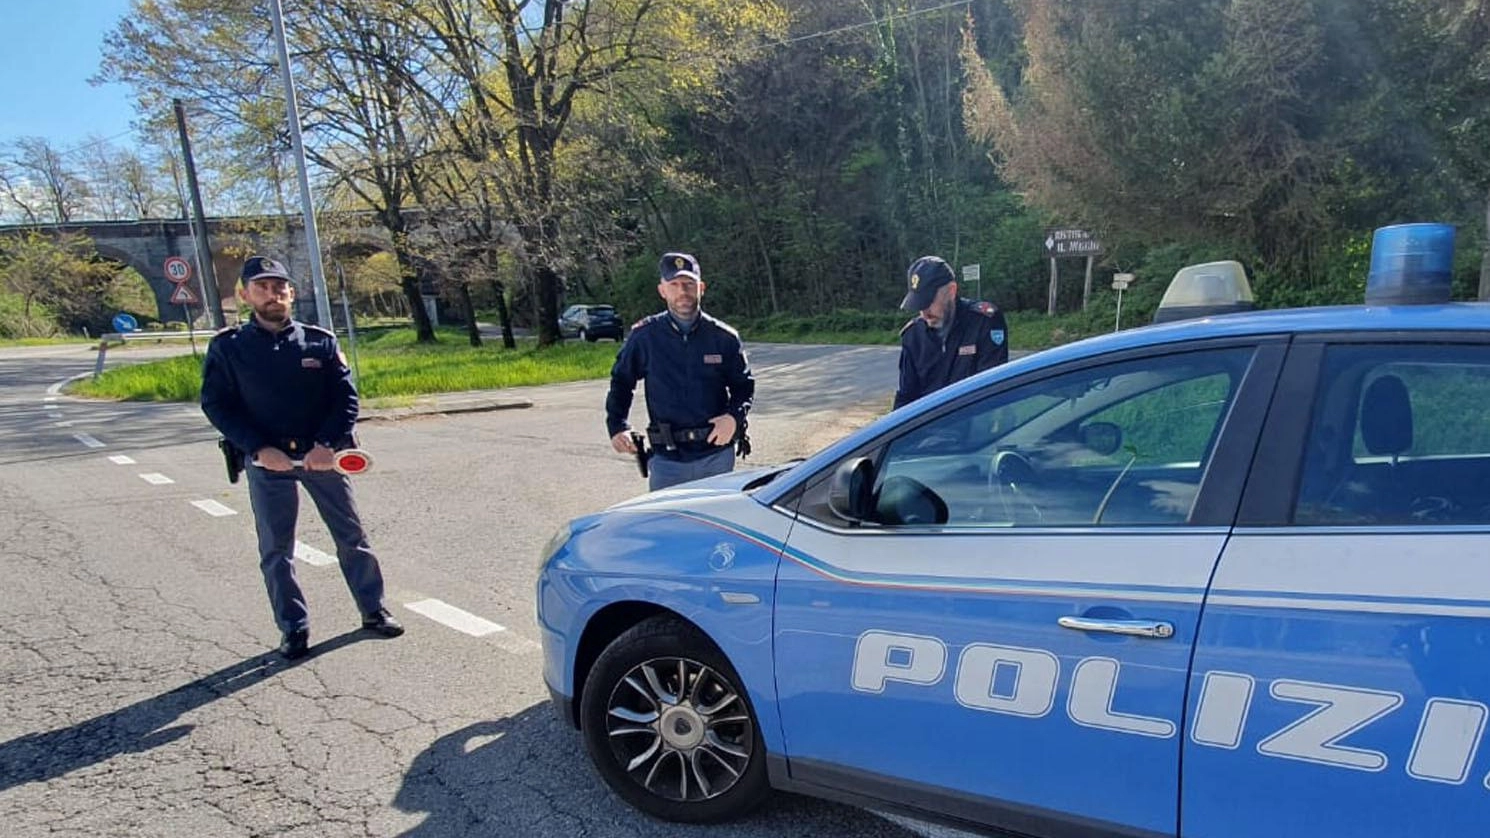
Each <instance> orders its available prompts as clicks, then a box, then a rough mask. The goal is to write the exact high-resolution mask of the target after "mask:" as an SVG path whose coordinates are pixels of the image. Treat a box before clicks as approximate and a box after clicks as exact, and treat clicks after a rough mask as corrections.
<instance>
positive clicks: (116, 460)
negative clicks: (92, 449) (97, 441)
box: [109, 454, 135, 466]
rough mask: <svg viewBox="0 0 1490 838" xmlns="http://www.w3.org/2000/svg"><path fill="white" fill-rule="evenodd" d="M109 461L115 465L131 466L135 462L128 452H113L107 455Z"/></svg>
mask: <svg viewBox="0 0 1490 838" xmlns="http://www.w3.org/2000/svg"><path fill="white" fill-rule="evenodd" d="M109 462H111V463H113V464H114V465H116V466H132V465H134V464H135V458H134V457H131V456H129V455H128V454H115V455H113V456H111V457H109Z"/></svg>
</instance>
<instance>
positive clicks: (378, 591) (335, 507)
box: [202, 256, 404, 660]
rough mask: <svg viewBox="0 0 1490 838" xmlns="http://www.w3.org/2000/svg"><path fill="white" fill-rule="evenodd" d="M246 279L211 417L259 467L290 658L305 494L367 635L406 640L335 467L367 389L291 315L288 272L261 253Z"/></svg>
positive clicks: (253, 484) (262, 550)
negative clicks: (246, 311) (247, 311)
mask: <svg viewBox="0 0 1490 838" xmlns="http://www.w3.org/2000/svg"><path fill="white" fill-rule="evenodd" d="M242 280H243V287H242V289H240V290H239V292H238V296H239V298H240V299H242V300H243V302H244V303H246V304H247V305H248V306H249V307H250V308H252V309H253V318H252V319H251V320H249V321H247V322H245V323H243V324H241V325H239V326H237V327H234V328H229V329H224V330H223V331H221V332H219V333H218V334H217V336H216V337H214V338H213V339H212V343H211V344H210V345H209V346H208V347H207V360H206V361H205V363H204V364H203V366H202V412H204V413H206V414H207V418H208V419H210V420H211V421H212V424H213V425H214V426H215V427H216V428H217V429H218V431H220V432H221V433H222V434H223V436H225V437H226V438H227V440H228V441H229V442H230V443H231V444H232V445H233V447H235V448H237V449H238V451H239V452H242V453H243V454H245V455H246V457H245V458H246V459H247V460H248V461H249V462H248V466H247V468H246V471H247V472H248V498H249V502H250V504H251V505H252V506H253V512H254V522H255V525H256V527H257V529H258V536H259V569H260V570H261V571H262V572H263V574H264V586H265V587H266V588H267V589H268V591H269V604H270V606H271V607H272V608H273V609H274V621H275V622H276V623H278V625H279V629H280V631H281V632H283V634H284V637H283V641H282V642H281V644H280V647H279V651H280V654H282V655H284V656H285V657H286V658H287V659H290V660H294V659H296V658H301V657H304V656H305V655H306V653H307V652H308V651H309V642H310V629H309V617H308V614H307V612H306V607H305V595H304V594H303V593H302V592H301V590H300V585H299V583H298V582H297V581H296V580H295V567H294V564H293V556H294V550H295V520H296V517H297V515H298V513H299V507H300V495H299V490H298V488H297V487H298V486H304V487H305V491H306V493H307V494H309V495H310V499H311V500H312V501H314V502H315V505H316V509H317V510H318V511H319V512H320V513H321V519H322V520H324V521H325V522H326V526H327V528H328V529H330V530H331V538H332V540H333V541H335V542H336V558H337V561H338V562H339V563H340V564H341V572H342V576H343V577H344V578H345V579H346V581H347V586H348V587H349V588H350V589H351V591H352V596H353V598H354V599H355V600H356V601H357V607H358V609H359V610H360V611H361V612H362V627H363V628H364V629H368V630H371V631H373V632H376V633H378V634H381V635H383V636H384V637H397V636H398V635H400V634H403V632H404V629H403V626H401V625H399V623H398V621H397V620H395V619H394V618H393V615H392V614H390V613H388V609H386V608H384V607H383V574H382V571H381V570H380V569H379V567H378V559H377V557H376V556H374V555H373V551H372V549H371V548H370V547H368V544H367V534H366V533H365V532H364V531H363V529H362V521H361V520H360V519H359V518H358V516H357V505H356V503H355V502H354V500H353V497H352V485H351V483H350V482H349V481H348V480H347V477H346V475H343V474H340V473H338V472H336V471H335V470H334V466H333V455H334V452H335V451H336V450H338V449H340V448H348V447H352V429H353V427H354V425H355V423H356V422H357V388H356V387H355V386H354V385H353V384H352V373H351V370H349V369H348V368H347V363H346V358H345V357H344V356H343V355H342V354H341V351H340V350H339V349H338V347H337V343H336V335H335V334H333V333H331V332H329V331H327V330H325V329H322V328H319V327H316V326H310V325H306V324H304V323H300V322H298V321H296V320H293V319H291V317H290V304H291V303H293V302H294V300H295V288H294V286H293V285H291V284H290V275H289V272H288V271H286V270H285V266H284V265H282V264H280V263H279V262H276V261H275V260H273V259H268V258H265V257H262V256H254V257H251V258H250V259H249V260H248V261H247V262H246V263H244V265H243V277H242ZM296 460H301V461H302V464H301V465H300V466H297V465H296V464H295V462H294V461H296Z"/></svg>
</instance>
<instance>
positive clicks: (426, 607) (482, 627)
mask: <svg viewBox="0 0 1490 838" xmlns="http://www.w3.org/2000/svg"><path fill="white" fill-rule="evenodd" d="M404 607H405V608H407V609H409V610H410V611H413V612H414V613H415V614H419V615H422V616H425V617H428V618H430V619H431V620H434V621H435V622H437V623H443V624H445V625H447V626H449V627H450V628H453V629H455V630H456V631H461V632H465V633H466V634H469V635H471V636H472V637H485V636H486V635H488V634H495V633H496V632H499V631H506V630H507V627H506V626H499V625H497V624H496V623H493V622H492V621H490V620H483V619H481V618H480V617H478V616H476V615H475V614H472V613H470V612H468V611H462V610H460V609H459V608H456V607H455V606H454V605H450V604H448V603H444V602H441V601H439V600H438V599H421V600H419V601H418V602H410V603H406V604H405V605H404Z"/></svg>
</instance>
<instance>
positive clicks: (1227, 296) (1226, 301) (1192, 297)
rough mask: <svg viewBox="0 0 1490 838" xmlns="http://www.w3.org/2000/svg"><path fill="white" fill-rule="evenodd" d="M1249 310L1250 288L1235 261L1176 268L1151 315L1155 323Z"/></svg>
mask: <svg viewBox="0 0 1490 838" xmlns="http://www.w3.org/2000/svg"><path fill="white" fill-rule="evenodd" d="M1251 310H1252V285H1251V283H1249V282H1247V271H1246V270H1245V269H1244V268H1243V267H1242V263H1240V262H1236V261H1230V260H1228V261H1225V262H1206V263H1204V264H1200V265H1187V266H1185V267H1183V268H1180V269H1179V271H1177V272H1176V273H1175V275H1174V279H1172V280H1170V281H1169V287H1168V288H1166V289H1165V290H1164V299H1162V300H1160V301H1159V308H1158V309H1156V310H1155V311H1154V322H1155V323H1169V322H1171V321H1174V320H1188V319H1190V318H1192V317H1209V316H1210V315H1213V314H1228V313H1230V312H1234V311H1251Z"/></svg>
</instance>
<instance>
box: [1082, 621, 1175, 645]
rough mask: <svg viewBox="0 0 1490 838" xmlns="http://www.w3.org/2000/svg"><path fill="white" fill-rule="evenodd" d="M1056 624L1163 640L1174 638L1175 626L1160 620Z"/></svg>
mask: <svg viewBox="0 0 1490 838" xmlns="http://www.w3.org/2000/svg"><path fill="white" fill-rule="evenodd" d="M1056 622H1057V623H1059V624H1060V626H1061V628H1068V629H1076V630H1077V631H1102V632H1107V633H1108V634H1126V635H1130V636H1132V637H1156V638H1159V639H1161V640H1162V639H1164V638H1166V637H1173V636H1174V625H1173V624H1171V623H1166V622H1162V621H1159V620H1093V619H1090V618H1087V617H1062V618H1060V619H1059V620H1056Z"/></svg>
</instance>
